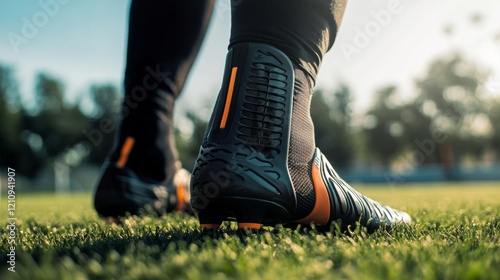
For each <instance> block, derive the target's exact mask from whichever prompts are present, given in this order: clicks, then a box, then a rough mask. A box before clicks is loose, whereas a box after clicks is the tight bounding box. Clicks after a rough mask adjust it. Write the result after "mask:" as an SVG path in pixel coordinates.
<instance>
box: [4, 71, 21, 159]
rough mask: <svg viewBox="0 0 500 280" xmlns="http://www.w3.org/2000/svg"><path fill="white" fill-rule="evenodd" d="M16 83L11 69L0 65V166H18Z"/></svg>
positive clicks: (19, 123)
mask: <svg viewBox="0 0 500 280" xmlns="http://www.w3.org/2000/svg"><path fill="white" fill-rule="evenodd" d="M18 100H19V91H18V83H17V81H16V80H15V78H14V75H13V70H12V69H11V68H9V67H7V66H3V65H0V120H1V122H2V125H1V126H0V135H1V137H0V166H10V167H12V168H18V166H19V159H18V158H17V155H18V154H19V153H20V151H21V150H22V149H23V145H22V142H20V141H19V140H20V139H19V137H20V135H21V122H22V115H21V112H20V110H19V102H18Z"/></svg>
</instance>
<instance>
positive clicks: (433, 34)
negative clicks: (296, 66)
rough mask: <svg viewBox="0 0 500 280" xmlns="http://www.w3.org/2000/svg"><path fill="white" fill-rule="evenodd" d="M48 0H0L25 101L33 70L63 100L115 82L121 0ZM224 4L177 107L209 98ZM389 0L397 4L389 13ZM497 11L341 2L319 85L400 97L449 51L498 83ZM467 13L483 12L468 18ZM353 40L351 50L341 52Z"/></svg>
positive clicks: (223, 32) (483, 2) (225, 24)
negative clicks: (32, 26)
mask: <svg viewBox="0 0 500 280" xmlns="http://www.w3.org/2000/svg"><path fill="white" fill-rule="evenodd" d="M50 1H56V0H41V1H40V2H39V1H28V0H19V1H12V0H0V63H4V64H8V65H11V66H13V67H14V68H15V69H16V75H17V77H18V79H19V81H20V84H21V91H22V93H23V96H24V99H25V102H27V103H29V102H30V93H31V92H32V91H33V86H34V78H35V75H36V73H37V72H39V71H44V72H48V73H50V74H52V75H54V76H56V77H58V78H60V79H61V80H63V81H64V83H65V85H66V90H67V93H68V97H67V98H68V100H70V101H72V100H76V99H77V98H79V97H82V96H85V93H86V90H87V89H88V86H89V84H90V83H100V82H112V83H115V84H117V85H121V82H122V79H123V68H124V57H125V55H124V54H125V50H126V46H125V42H126V36H127V34H126V30H127V17H128V16H127V14H128V8H129V5H130V1H118V0H113V1H112V0H109V1H102V0H101V1H98V0H86V1H77V0H65V1H66V2H67V3H66V4H59V5H58V7H59V9H58V11H57V12H55V13H54V14H53V15H50V16H48V17H47V19H48V20H46V22H43V20H44V18H43V16H40V12H43V11H44V10H43V8H42V6H41V5H40V4H39V3H41V2H43V3H47V2H50ZM60 1H61V2H64V1H62V0H60ZM394 1H396V2H394ZM228 3H229V0H218V2H217V4H216V9H215V13H214V16H213V18H212V22H211V25H210V28H209V31H208V34H207V38H206V41H205V43H204V46H203V48H202V51H201V54H200V57H199V58H198V60H197V61H196V64H195V67H194V69H193V71H192V73H191V75H190V78H189V80H188V84H187V86H186V88H185V91H184V93H183V96H182V98H181V99H180V107H181V108H182V107H191V108H193V107H194V108H197V107H198V108H199V107H203V103H207V102H208V103H210V102H212V101H213V100H214V96H215V94H216V93H217V91H218V88H219V86H220V79H221V76H222V71H223V66H224V58H225V54H226V51H227V49H226V47H227V42H228V39H229V23H230V13H229V10H228V9H229V6H228ZM391 3H392V4H391ZM390 5H397V7H398V9H397V12H396V13H393V12H394V11H391V10H390V9H389V8H388V7H389V6H390ZM381 11H388V12H389V13H390V20H387V18H385V21H377V19H376V17H375V16H374V13H375V14H376V13H380V12H381ZM498 11H500V1H498V0H475V1H470V0H454V1H453V0H442V1H432V0H419V1H411V0H399V1H398V0H379V1H350V2H349V4H348V8H347V11H346V15H345V19H344V22H343V24H342V27H341V30H340V32H339V34H338V37H337V40H336V44H335V46H334V48H333V49H332V50H331V52H330V53H329V54H328V55H327V56H326V57H325V59H324V63H323V66H322V70H321V72H320V75H319V77H318V87H320V88H324V89H327V90H333V89H335V88H336V87H337V86H338V85H339V83H340V82H345V83H347V84H348V85H349V86H350V87H351V88H352V90H353V93H354V97H355V104H356V108H357V109H358V110H359V111H363V110H364V109H366V108H367V107H368V106H369V105H370V103H371V102H372V98H373V92H374V90H375V89H376V88H378V87H381V86H384V85H387V84H396V85H398V86H399V87H400V91H401V96H403V98H404V97H408V96H411V95H412V94H414V92H415V91H414V88H413V84H414V83H413V81H414V80H415V79H416V78H418V77H420V76H422V75H423V73H425V70H426V67H427V66H428V64H429V62H430V61H432V59H434V58H435V57H438V56H442V55H446V54H449V53H451V52H452V51H455V50H460V51H461V52H463V53H464V54H465V55H466V56H467V57H468V58H470V59H472V60H474V61H476V62H477V63H478V64H480V65H482V66H484V67H487V68H489V69H491V70H492V76H491V79H492V81H493V84H498V82H500V40H497V41H494V40H493V38H494V37H495V36H498V35H499V34H500V17H498ZM382 13H384V12H382ZM385 14H386V13H385ZM475 14H481V15H482V16H483V18H482V20H481V21H480V22H478V23H475V24H474V23H473V21H472V17H473V15H475ZM37 15H38V16H39V17H38V20H39V21H41V22H39V23H40V25H41V27H40V28H38V30H37V31H36V32H35V33H34V36H33V37H32V38H27V39H26V40H27V41H25V42H24V43H21V44H19V45H18V46H17V48H18V52H16V51H15V47H13V44H12V42H11V41H12V36H13V35H12V34H17V35H20V36H21V35H22V28H23V26H24V25H25V22H24V21H23V18H26V19H28V20H30V21H33V20H34V19H33V17H34V16H35V17H36V16H37ZM386 15H387V14H386ZM376 25H378V27H377V26H376ZM445 26H452V27H453V33H452V35H450V36H445V35H444V32H443V30H444V28H445ZM370 28H371V29H370ZM360 30H361V31H362V32H365V31H366V30H371V32H372V34H371V35H372V36H368V39H369V40H368V43H366V42H365V44H364V45H362V46H361V45H359V44H358V45H356V38H357V37H359V36H360V35H359V31H360ZM365 35H366V34H365ZM358 39H359V38H358ZM358 43H359V42H358ZM352 47H355V48H356V49H357V50H356V52H355V53H351V54H349V52H346V50H352ZM490 88H491V87H490ZM499 90H500V89H498V87H493V88H492V90H491V91H492V92H496V91H499ZM192 100H197V101H198V102H197V103H196V104H193V103H192V102H191V101H192Z"/></svg>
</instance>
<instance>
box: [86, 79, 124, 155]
mask: <svg viewBox="0 0 500 280" xmlns="http://www.w3.org/2000/svg"><path fill="white" fill-rule="evenodd" d="M90 96H91V99H92V101H93V103H94V110H93V113H92V119H91V124H90V128H89V131H90V130H93V131H96V133H99V134H100V135H102V140H101V141H100V142H99V143H98V144H97V145H95V144H96V143H92V144H93V146H92V152H91V153H90V155H89V160H90V162H92V163H95V164H101V163H102V162H103V161H104V160H105V159H106V157H107V156H108V153H109V151H110V150H111V149H112V147H113V144H114V141H115V137H114V136H115V134H116V132H117V130H118V127H119V118H120V108H121V97H120V93H119V90H118V88H117V87H116V86H114V85H111V84H103V85H93V86H91V87H90ZM103 127H105V128H106V129H104V130H103V129H102V128H103Z"/></svg>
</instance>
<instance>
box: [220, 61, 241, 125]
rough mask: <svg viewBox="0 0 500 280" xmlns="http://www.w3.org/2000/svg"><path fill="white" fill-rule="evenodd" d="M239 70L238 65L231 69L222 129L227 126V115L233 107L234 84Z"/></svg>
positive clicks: (221, 123)
mask: <svg viewBox="0 0 500 280" xmlns="http://www.w3.org/2000/svg"><path fill="white" fill-rule="evenodd" d="M237 72H238V67H233V68H232V70H231V78H230V79H229V87H228V89H227V95H226V104H225V105H224V113H223V114H222V120H221V121H220V126H219V128H220V129H224V128H226V122H227V117H228V115H229V109H230V108H231V101H232V99H233V91H234V84H235V81H236V73H237Z"/></svg>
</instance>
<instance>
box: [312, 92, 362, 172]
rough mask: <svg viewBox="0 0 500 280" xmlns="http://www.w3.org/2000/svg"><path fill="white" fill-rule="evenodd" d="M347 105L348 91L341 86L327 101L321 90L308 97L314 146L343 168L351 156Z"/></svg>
mask: <svg viewBox="0 0 500 280" xmlns="http://www.w3.org/2000/svg"><path fill="white" fill-rule="evenodd" d="M350 104H351V98H350V91H349V89H348V88H347V86H345V85H342V86H341V87H340V88H339V90H338V91H336V92H335V93H334V94H333V101H332V102H330V103H329V102H327V101H326V98H325V94H324V93H323V92H322V91H317V92H315V93H314V94H313V96H312V100H311V118H312V120H313V122H314V135H315V138H316V145H317V146H318V147H319V148H320V149H321V151H322V152H323V153H324V154H325V156H326V157H328V159H329V160H330V161H331V163H332V165H333V166H334V167H340V168H347V167H348V166H349V164H350V162H351V160H352V157H353V145H352V139H351V133H350V132H351V131H350V130H351V109H350Z"/></svg>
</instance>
